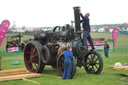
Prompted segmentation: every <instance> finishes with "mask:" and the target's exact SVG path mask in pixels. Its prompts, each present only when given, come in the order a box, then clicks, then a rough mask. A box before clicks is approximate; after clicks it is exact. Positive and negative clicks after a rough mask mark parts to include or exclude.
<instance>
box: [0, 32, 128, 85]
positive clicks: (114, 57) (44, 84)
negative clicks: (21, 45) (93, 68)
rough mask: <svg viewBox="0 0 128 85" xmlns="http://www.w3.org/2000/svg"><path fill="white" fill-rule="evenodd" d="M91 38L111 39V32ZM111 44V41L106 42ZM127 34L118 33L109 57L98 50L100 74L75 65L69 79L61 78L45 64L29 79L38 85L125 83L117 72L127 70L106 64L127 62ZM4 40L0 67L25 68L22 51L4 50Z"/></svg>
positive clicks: (11, 84) (13, 84)
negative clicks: (71, 76) (39, 71)
mask: <svg viewBox="0 0 128 85" xmlns="http://www.w3.org/2000/svg"><path fill="white" fill-rule="evenodd" d="M92 37H93V38H105V39H106V40H107V39H112V35H111V33H92ZM29 38H32V36H29V35H25V36H24V37H23V39H22V40H26V39H29ZM108 43H109V44H110V45H112V42H108ZM127 43H128V35H120V34H119V35H118V37H117V40H116V46H115V48H114V49H112V50H109V56H110V57H109V58H105V56H104V51H103V50H102V51H98V52H99V53H101V55H102V57H103V61H104V68H103V71H102V73H101V74H100V75H93V74H87V73H86V72H85V70H84V68H83V67H82V68H79V67H77V71H76V74H75V76H74V78H73V79H71V80H62V78H60V77H58V74H57V71H56V69H52V68H51V66H46V67H45V69H44V71H43V73H42V74H47V75H41V77H40V78H32V79H30V80H33V81H37V82H40V85H127V83H128V82H124V81H121V80H120V78H122V77H121V76H119V75H115V74H117V73H122V74H127V75H128V70H111V69H108V66H112V65H114V64H115V63H116V62H121V63H122V64H124V63H128V44H127ZM5 45H6V40H5V39H4V42H3V44H2V46H1V47H0V56H2V69H3V70H7V69H16V68H25V65H24V59H23V53H21V52H14V53H7V52H5ZM14 61H19V62H20V64H19V65H11V64H10V63H11V62H14ZM0 85H37V84H34V83H32V82H28V81H23V80H13V81H6V82H0Z"/></svg>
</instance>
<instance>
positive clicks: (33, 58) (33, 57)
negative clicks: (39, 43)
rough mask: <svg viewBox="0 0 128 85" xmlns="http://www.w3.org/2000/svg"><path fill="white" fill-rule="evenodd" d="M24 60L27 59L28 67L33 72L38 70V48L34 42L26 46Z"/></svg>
mask: <svg viewBox="0 0 128 85" xmlns="http://www.w3.org/2000/svg"><path fill="white" fill-rule="evenodd" d="M24 60H25V64H26V68H27V69H28V70H29V71H31V72H36V71H38V69H39V66H40V62H39V55H38V50H37V48H36V47H35V46H34V45H33V44H32V43H29V44H27V46H26V47H25V50H24Z"/></svg>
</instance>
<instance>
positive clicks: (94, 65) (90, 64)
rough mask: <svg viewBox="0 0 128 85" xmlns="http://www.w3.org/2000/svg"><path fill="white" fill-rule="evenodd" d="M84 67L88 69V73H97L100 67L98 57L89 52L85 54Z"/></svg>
mask: <svg viewBox="0 0 128 85" xmlns="http://www.w3.org/2000/svg"><path fill="white" fill-rule="evenodd" d="M84 63H85V65H86V67H87V71H89V72H90V73H94V74H95V73H97V72H98V71H99V68H100V59H99V57H98V56H97V55H95V54H93V53H92V54H89V55H88V56H87V59H86V60H85V61H84Z"/></svg>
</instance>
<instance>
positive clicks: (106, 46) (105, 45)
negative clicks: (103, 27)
mask: <svg viewBox="0 0 128 85" xmlns="http://www.w3.org/2000/svg"><path fill="white" fill-rule="evenodd" d="M108 53H109V45H108V43H107V41H105V44H104V55H105V57H106V58H108V57H109V55H108Z"/></svg>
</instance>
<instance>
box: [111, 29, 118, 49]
mask: <svg viewBox="0 0 128 85" xmlns="http://www.w3.org/2000/svg"><path fill="white" fill-rule="evenodd" d="M118 32H119V29H118V28H114V29H113V31H112V39H113V48H114V47H115V43H116V38H117V36H118Z"/></svg>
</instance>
